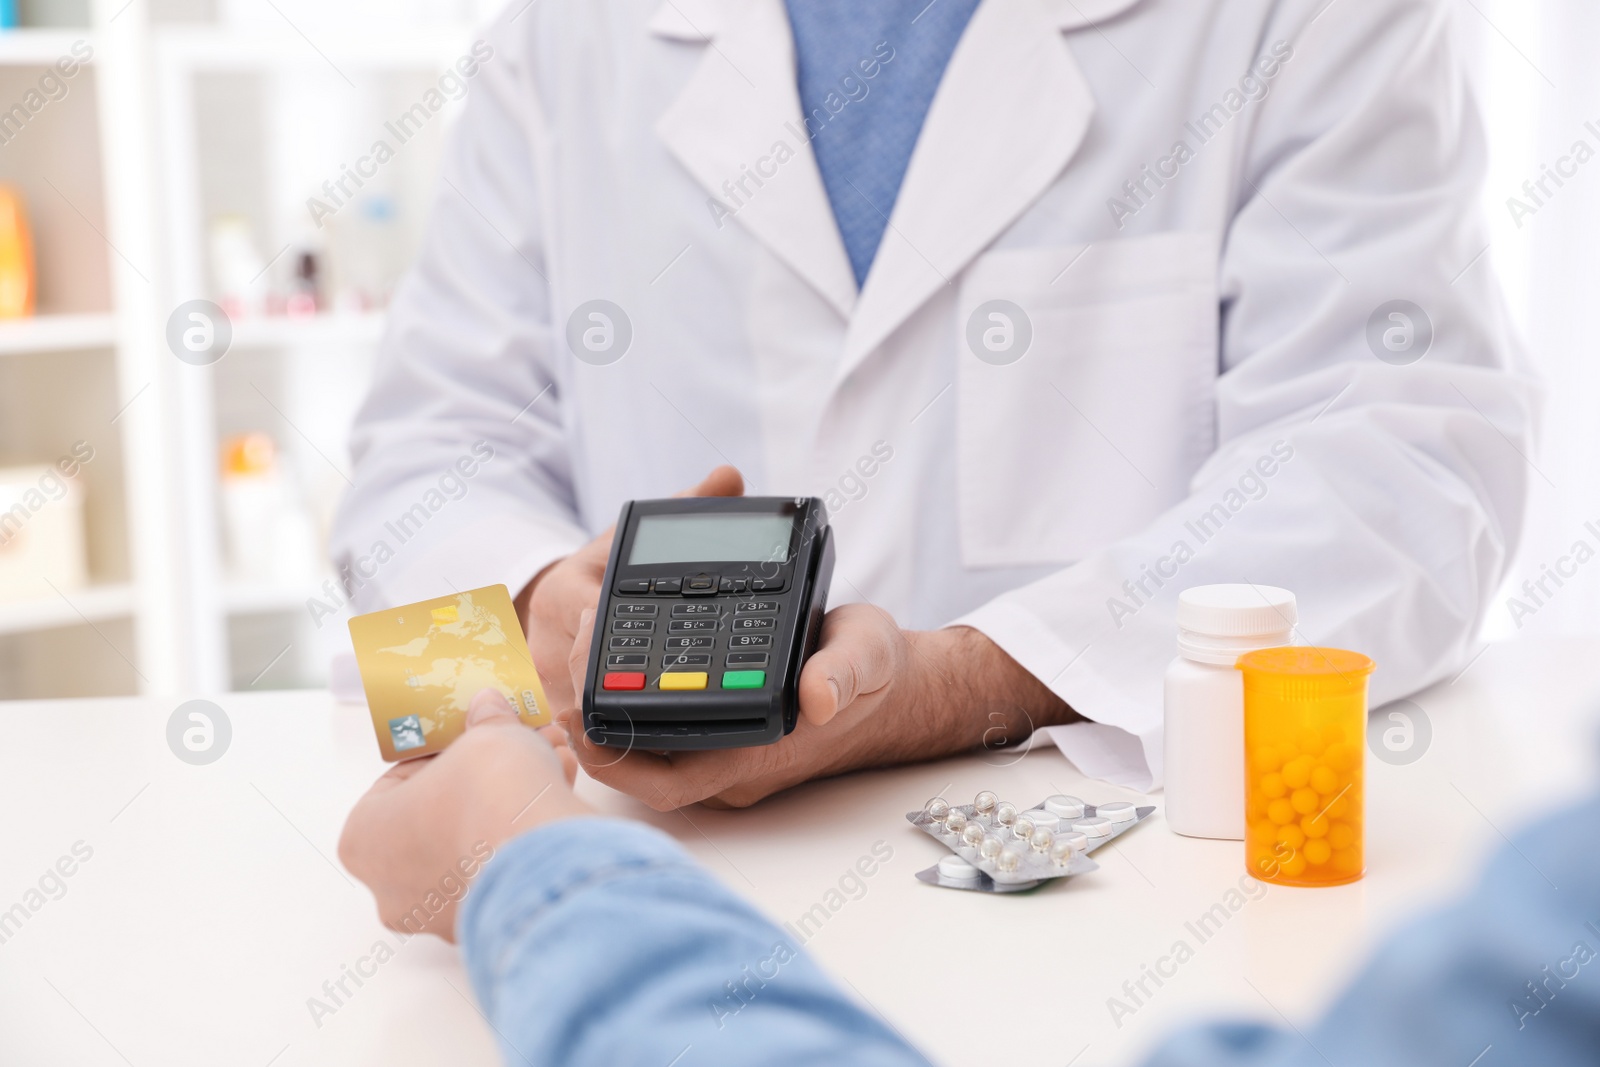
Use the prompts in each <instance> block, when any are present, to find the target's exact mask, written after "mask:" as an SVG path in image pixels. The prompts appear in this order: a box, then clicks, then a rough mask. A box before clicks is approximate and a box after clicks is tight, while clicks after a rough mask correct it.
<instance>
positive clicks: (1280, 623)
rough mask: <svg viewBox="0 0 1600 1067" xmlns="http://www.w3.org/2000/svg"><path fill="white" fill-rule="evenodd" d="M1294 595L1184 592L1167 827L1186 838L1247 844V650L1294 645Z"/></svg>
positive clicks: (1237, 588)
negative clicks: (1242, 668) (1241, 664)
mask: <svg viewBox="0 0 1600 1067" xmlns="http://www.w3.org/2000/svg"><path fill="white" fill-rule="evenodd" d="M1295 621H1296V620H1295V602H1294V594H1293V593H1291V592H1289V591H1288V590H1287V589H1279V588H1277V587H1276V586H1270V585H1201V586H1196V587H1194V588H1193V589H1185V590H1184V591H1183V592H1182V593H1180V594H1179V595H1178V657H1177V658H1176V659H1174V660H1173V661H1172V663H1171V664H1170V665H1169V666H1168V667H1167V674H1166V686H1165V702H1164V703H1165V719H1166V731H1165V742H1164V743H1165V764H1166V769H1165V778H1166V785H1165V791H1166V818H1167V825H1168V826H1170V827H1172V829H1173V830H1174V831H1176V832H1177V833H1180V834H1183V835H1185V836H1186V837H1215V838H1222V839H1224V840H1230V841H1242V840H1244V821H1245V820H1244V677H1243V676H1242V675H1241V674H1240V673H1239V671H1238V670H1237V669H1235V668H1234V663H1235V661H1237V660H1238V658H1239V656H1240V655H1242V654H1243V653H1245V652H1249V651H1252V650H1253V649H1257V648H1276V647H1278V646H1280V645H1287V644H1292V643H1293V641H1292V633H1293V629H1294V625H1295Z"/></svg>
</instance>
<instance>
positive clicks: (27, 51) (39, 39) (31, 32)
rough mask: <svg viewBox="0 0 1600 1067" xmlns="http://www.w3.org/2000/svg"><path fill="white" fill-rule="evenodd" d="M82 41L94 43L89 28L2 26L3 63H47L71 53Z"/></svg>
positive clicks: (0, 53)
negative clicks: (5, 27)
mask: <svg viewBox="0 0 1600 1067" xmlns="http://www.w3.org/2000/svg"><path fill="white" fill-rule="evenodd" d="M79 41H88V42H89V44H90V45H91V46H92V45H93V44H94V39H93V35H92V34H90V33H89V31H88V30H87V29H83V30H72V29H20V30H0V67H48V66H51V65H52V64H54V63H55V62H56V60H58V59H60V58H61V57H62V56H70V55H72V46H73V45H74V44H77V43H78V42H79ZM90 62H93V60H92V59H91V60H90Z"/></svg>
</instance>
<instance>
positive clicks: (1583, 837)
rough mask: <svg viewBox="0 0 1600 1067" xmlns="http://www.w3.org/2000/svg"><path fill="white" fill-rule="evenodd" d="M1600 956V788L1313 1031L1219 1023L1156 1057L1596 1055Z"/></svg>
mask: <svg viewBox="0 0 1600 1067" xmlns="http://www.w3.org/2000/svg"><path fill="white" fill-rule="evenodd" d="M1485 832H1492V831H1490V830H1489V829H1488V827H1485ZM1597 957H1600V797H1597V798H1594V799H1591V800H1589V801H1587V802H1586V803H1584V804H1583V805H1582V806H1580V807H1578V808H1574V809H1570V810H1568V811H1565V812H1563V813H1561V814H1560V815H1556V816H1553V817H1551V818H1549V819H1546V820H1545V821H1543V822H1541V823H1539V824H1537V825H1535V826H1534V827H1533V828H1531V829H1530V830H1528V831H1526V832H1524V833H1522V834H1520V835H1518V837H1517V838H1516V839H1515V840H1514V841H1510V842H1508V843H1507V844H1506V845H1505V846H1504V847H1503V848H1501V849H1499V850H1498V851H1497V852H1496V853H1495V855H1494V857H1493V858H1492V859H1491V860H1490V862H1489V867H1488V870H1487V871H1486V872H1485V874H1484V876H1483V878H1482V880H1481V881H1480V882H1479V883H1478V884H1477V886H1476V887H1475V888H1474V889H1473V890H1472V891H1471V892H1470V893H1469V894H1468V895H1467V896H1466V897H1465V898H1463V899H1462V900H1460V901H1459V902H1457V903H1456V904H1455V905H1453V906H1451V907H1449V908H1447V909H1446V910H1444V911H1442V912H1438V913H1435V914H1434V915H1432V916H1430V917H1428V918H1426V919H1424V920H1422V921H1420V922H1417V923H1415V924H1412V925H1410V926H1408V927H1406V928H1405V929H1404V930H1403V931H1402V932H1401V933H1400V934H1399V935H1398V936H1396V937H1394V938H1391V939H1390V940H1388V941H1387V942H1386V943H1385V944H1384V945H1383V946H1382V948H1380V949H1379V951H1378V952H1377V954H1376V955H1375V956H1374V957H1373V959H1372V960H1371V962H1370V963H1368V965H1367V966H1366V967H1365V968H1364V969H1363V971H1362V973H1361V974H1360V975H1359V976H1358V977H1357V978H1356V980H1355V981H1354V983H1353V984H1352V985H1351V986H1350V988H1349V989H1348V990H1347V991H1346V992H1345V994H1344V995H1343V996H1342V997H1341V998H1340V1000H1339V1001H1338V1002H1337V1003H1336V1004H1335V1005H1334V1007H1333V1009H1332V1010H1331V1011H1330V1012H1329V1013H1328V1015H1327V1016H1326V1017H1324V1018H1323V1020H1322V1021H1321V1022H1320V1023H1318V1024H1317V1025H1316V1026H1315V1027H1314V1028H1311V1029H1309V1030H1307V1031H1305V1036H1304V1037H1302V1036H1300V1034H1298V1033H1291V1032H1286V1031H1280V1030H1275V1029H1269V1028H1267V1027H1260V1026H1249V1025H1242V1024H1239V1025H1220V1026H1208V1027H1204V1028H1200V1029H1196V1030H1193V1031H1189V1032H1186V1033H1183V1034H1180V1035H1179V1036H1178V1037H1176V1038H1174V1039H1172V1040H1171V1041H1169V1042H1168V1043H1166V1044H1165V1045H1164V1046H1163V1047H1162V1048H1161V1049H1160V1050H1159V1051H1158V1052H1157V1053H1156V1055H1155V1056H1154V1057H1153V1058H1152V1059H1151V1060H1150V1061H1149V1062H1148V1063H1147V1064H1146V1067H1220V1065H1222V1064H1227V1065H1228V1067H1469V1065H1471V1067H1502V1065H1506V1064H1537V1065H1538V1067H1577V1065H1579V1064H1584V1065H1592V1064H1594V1063H1595V1062H1596V1057H1597V1055H1600V958H1597ZM1263 1008H1265V1005H1263Z"/></svg>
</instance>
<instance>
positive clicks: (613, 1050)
mask: <svg viewBox="0 0 1600 1067" xmlns="http://www.w3.org/2000/svg"><path fill="white" fill-rule="evenodd" d="M1596 842H1600V797H1596V798H1594V799H1592V800H1589V801H1588V802H1587V803H1585V804H1584V805H1582V806H1581V807H1578V808H1576V809H1573V810H1571V811H1568V812H1565V813H1563V814H1561V815H1558V816H1555V817H1552V818H1550V819H1547V820H1546V821H1544V822H1543V823H1541V824H1539V825H1537V826H1535V827H1534V828H1533V829H1531V830H1529V831H1527V832H1526V833H1523V834H1521V835H1520V836H1519V839H1518V840H1517V842H1516V843H1515V844H1514V845H1508V846H1507V847H1504V848H1502V849H1500V850H1499V852H1498V853H1497V854H1496V855H1495V856H1494V857H1493V859H1492V860H1491V861H1490V864H1489V868H1488V871H1487V873H1486V875H1485V876H1484V877H1483V879H1482V880H1481V881H1480V882H1479V883H1478V885H1477V886H1476V887H1475V888H1474V889H1473V890H1472V892H1471V893H1470V894H1468V895H1467V896H1466V897H1464V898H1463V899H1462V900H1460V901H1459V902H1458V903H1456V904H1455V905H1453V906H1452V907H1449V908H1447V909H1446V910H1444V911H1442V912H1439V913H1438V914H1436V915H1434V916H1433V917H1431V918H1428V919H1426V920H1424V921H1422V922H1420V923H1417V924H1415V925H1413V926H1411V927H1410V928H1408V929H1406V930H1405V931H1404V932H1402V933H1401V934H1400V935H1399V936H1398V937H1395V938H1394V939H1392V940H1391V941H1389V942H1388V944H1387V945H1385V946H1384V947H1383V948H1382V949H1380V950H1379V952H1378V953H1377V955H1376V956H1375V958H1374V959H1373V960H1372V961H1371V962H1370V963H1369V964H1368V965H1367V967H1366V969H1365V970H1364V972H1363V973H1362V974H1361V975H1360V976H1359V977H1357V978H1356V980H1355V982H1354V983H1353V984H1352V985H1351V986H1350V988H1349V990H1348V991H1347V992H1346V993H1345V995H1344V996H1343V998H1342V999H1340V1000H1339V1001H1338V1002H1337V1003H1336V1004H1335V1005H1334V1007H1333V1009H1332V1010H1331V1011H1330V1012H1329V1013H1328V1015H1327V1016H1326V1017H1325V1018H1324V1019H1323V1020H1322V1021H1321V1022H1320V1023H1319V1024H1317V1025H1316V1026H1312V1027H1307V1028H1306V1029H1305V1031H1304V1034H1305V1036H1304V1037H1302V1036H1301V1035H1300V1033H1298V1032H1295V1031H1287V1030H1280V1029H1274V1028H1269V1027H1264V1026H1259V1025H1255V1024H1243V1023H1239V1024H1224V1025H1216V1026H1210V1027H1205V1028H1203V1029H1198V1030H1194V1031H1190V1032H1188V1033H1183V1034H1180V1035H1179V1036H1177V1037H1175V1038H1173V1039H1172V1040H1171V1041H1169V1042H1168V1043H1167V1044H1166V1045H1165V1046H1163V1047H1162V1048H1161V1049H1160V1050H1158V1051H1157V1052H1156V1054H1155V1055H1154V1056H1153V1057H1152V1058H1151V1059H1150V1060H1149V1061H1147V1064H1146V1067H1221V1065H1224V1064H1227V1065H1233V1067H1329V1065H1330V1064H1331V1065H1332V1067H1357V1065H1359V1067H1468V1065H1469V1064H1473V1063H1474V1062H1477V1063H1478V1064H1479V1067H1497V1065H1502V1064H1538V1065H1539V1067H1578V1065H1579V1064H1585V1065H1591V1064H1593V1063H1595V1062H1596V1060H1595V1057H1596V1050H1597V1049H1600V955H1597V954H1600V848H1597V847H1596ZM895 877H903V876H902V875H895ZM929 892H937V890H929ZM1022 903H1026V902H1025V901H1024V902H1022ZM457 933H458V935H459V937H458V939H459V941H460V942H461V946H462V950H463V951H464V952H465V954H466V960H467V966H468V969H469V971H470V973H471V975H472V984H473V988H474V989H476V990H477V994H478V999H479V1001H480V1002H481V1003H482V1005H483V1010H484V1013H485V1014H486V1015H487V1017H488V1019H489V1021H490V1023H491V1024H492V1025H493V1027H494V1029H495V1032H496V1033H497V1034H498V1035H499V1039H500V1043H501V1048H502V1052H503V1054H504V1056H505V1060H506V1062H507V1063H508V1064H524V1063H533V1064H562V1065H563V1067H618V1065H621V1064H653V1065H657V1067H662V1065H666V1064H670V1063H674V1062H679V1057H681V1062H682V1064H683V1067H689V1065H690V1064H693V1065H694V1067H716V1065H721V1064H727V1065H733V1064H749V1063H761V1064H770V1065H774V1067H787V1065H795V1067H798V1065H801V1064H805V1065H808V1067H810V1065H816V1064H829V1065H839V1067H911V1065H913V1064H918V1065H921V1064H926V1063H927V1060H926V1059H924V1058H923V1056H922V1055H921V1054H920V1053H918V1052H917V1051H916V1050H915V1049H914V1048H912V1047H911V1046H909V1045H907V1044H906V1043H905V1042H904V1041H903V1040H902V1039H901V1038H900V1037H899V1036H898V1035H897V1034H896V1033H894V1032H893V1031H891V1030H890V1029H889V1028H888V1027H887V1026H885V1025H884V1024H883V1023H882V1022H881V1021H880V1020H879V1019H877V1018H876V1017H875V1016H873V1015H871V1014H870V1013H868V1012H866V1011H864V1010H863V1009H862V1008H860V1007H858V1006H857V1005H856V1004H855V1003H854V1002H853V1001H851V1000H850V999H849V998H848V997H846V996H844V995H843V994H842V993H841V992H840V991H839V989H838V988H837V987H836V986H835V985H834V984H833V983H832V982H831V981H829V980H828V979H827V978H826V977H825V976H824V975H823V974H822V972H821V971H820V970H818V969H817V967H816V966H815V965H814V964H813V963H812V962H811V960H810V959H809V958H808V957H807V956H806V955H805V954H804V952H803V951H801V950H800V947H799V946H798V945H796V944H795V942H794V939H793V938H792V937H791V935H790V934H789V933H788V932H786V931H784V930H780V929H778V928H777V927H776V926H773V925H772V924H771V923H770V922H769V921H767V920H766V919H764V918H762V917H761V916H760V915H759V914H758V913H757V912H756V911H755V910H754V909H753V908H751V907H750V906H749V905H748V904H746V903H745V902H744V901H742V900H740V899H739V898H738V897H737V896H735V895H734V894H733V893H731V892H729V891H728V890H727V889H726V888H724V887H723V886H722V884H721V883H720V882H718V881H717V880H716V879H714V878H712V877H711V876H710V875H709V874H707V873H706V872H705V871H704V870H702V869H701V868H700V867H699V866H698V865H696V864H695V863H694V861H693V860H691V859H690V858H689V856H688V855H687V854H686V853H685V852H684V851H683V849H682V848H680V847H679V846H678V844H677V843H676V842H674V841H673V840H672V839H671V838H669V837H667V836H666V835H664V834H662V833H660V832H659V831H656V830H653V829H650V828H648V827H645V826H642V825H639V824H636V823H630V822H624V821H618V820H612V819H572V820H567V821H564V822H558V823H553V824H551V825H549V826H545V827H542V828H540V829H538V830H535V831H533V832H531V833H528V834H525V835H523V836H522V837H519V838H517V839H515V840H513V841H510V842H508V843H507V844H506V845H505V846H504V847H503V848H501V850H500V852H499V853H498V854H497V855H496V856H495V857H494V858H493V859H492V860H490V861H489V863H488V864H487V865H486V866H485V868H484V870H483V872H482V874H480V875H479V877H478V881H477V882H476V883H475V884H474V885H473V887H472V891H471V892H470V893H469V894H468V895H467V897H466V899H465V900H464V901H463V903H462V908H461V912H460V915H459V918H458V929H457ZM985 977H986V978H988V979H989V980H992V981H993V982H994V983H995V984H996V987H997V988H1001V987H1003V986H1004V984H1005V981H1006V976H1005V975H1003V974H995V975H988V976H985ZM1037 1022H1038V1025H1039V1026H1041V1027H1044V1026H1047V1025H1048V1022H1047V1020H1037ZM1490 1045H1492V1046H1494V1047H1493V1051H1492V1052H1490V1053H1489V1054H1488V1055H1486V1056H1485V1055H1483V1054H1484V1050H1485V1048H1487V1047H1488V1046H1490ZM691 1050H692V1051H691ZM1480 1056H1482V1057H1483V1058H1482V1059H1481V1060H1478V1059H1477V1058H1478V1057H1480Z"/></svg>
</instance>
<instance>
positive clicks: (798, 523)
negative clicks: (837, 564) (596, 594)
mask: <svg viewBox="0 0 1600 1067" xmlns="http://www.w3.org/2000/svg"><path fill="white" fill-rule="evenodd" d="M832 578H833V540H832V531H831V530H830V528H829V526H828V513H827V509H826V508H825V507H824V506H823V503H822V501H821V500H819V499H817V498H816V497H799V498H789V497H679V498H673V499H670V500H632V501H629V502H628V503H626V504H624V505H623V506H622V515H621V517H620V518H618V519H617V530H616V537H615V538H614V540H613V541H612V543H611V559H610V561H609V562H608V563H607V564H606V576H605V582H604V585H603V587H602V589H601V593H600V606H599V610H598V614H597V615H596V616H595V623H594V641H593V643H592V644H591V645H590V648H589V664H588V673H587V674H586V676H585V678H584V684H583V724H584V730H585V732H586V734H587V736H588V737H589V740H590V741H592V742H594V743H596V744H601V745H614V746H617V747H633V748H643V749H651V750H657V751H669V750H684V749H708V748H737V747H740V746H745V745H766V744H771V743H772V742H774V741H777V740H778V739H779V738H781V737H783V735H784V734H787V733H788V732H789V731H790V730H793V729H794V724H795V719H796V716H797V715H798V713H799V684H800V667H801V665H802V664H803V663H804V662H805V660H806V657H808V656H810V655H811V653H812V652H813V651H814V650H815V649H816V646H817V639H818V637H819V636H820V634H821V630H822V614H823V611H824V609H825V608H826V605H827V598H828V584H829V582H830V581H831V580H832Z"/></svg>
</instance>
